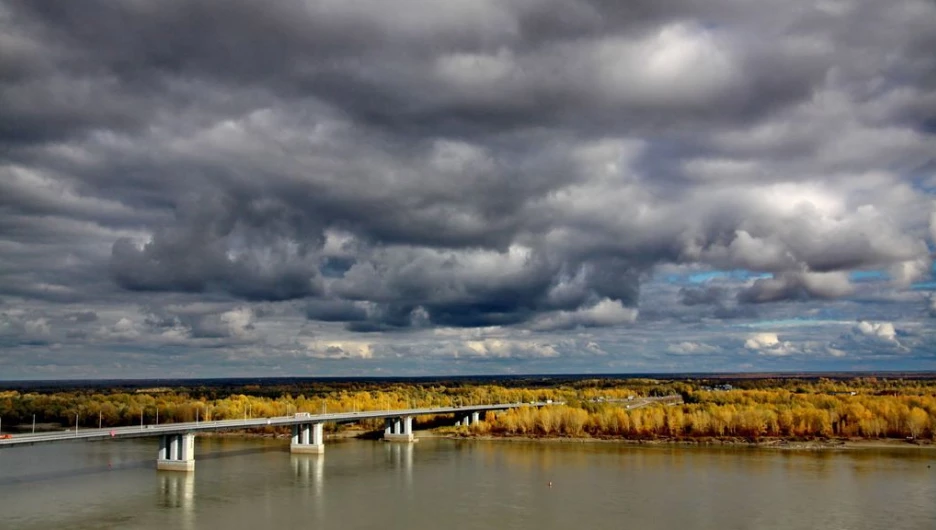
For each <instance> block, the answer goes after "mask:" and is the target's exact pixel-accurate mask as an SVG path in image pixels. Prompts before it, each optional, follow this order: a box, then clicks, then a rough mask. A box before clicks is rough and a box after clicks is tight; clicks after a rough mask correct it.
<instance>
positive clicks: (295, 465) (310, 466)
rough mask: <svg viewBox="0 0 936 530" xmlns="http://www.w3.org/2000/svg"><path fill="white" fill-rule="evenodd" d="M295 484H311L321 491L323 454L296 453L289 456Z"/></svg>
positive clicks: (323, 471)
mask: <svg viewBox="0 0 936 530" xmlns="http://www.w3.org/2000/svg"><path fill="white" fill-rule="evenodd" d="M289 461H290V463H291V464H292V469H293V476H294V477H295V479H296V483H297V484H301V485H303V486H311V487H312V488H313V489H314V490H315V491H316V493H321V491H322V486H323V483H324V481H325V455H323V454H296V455H292V456H291V457H290V458H289Z"/></svg>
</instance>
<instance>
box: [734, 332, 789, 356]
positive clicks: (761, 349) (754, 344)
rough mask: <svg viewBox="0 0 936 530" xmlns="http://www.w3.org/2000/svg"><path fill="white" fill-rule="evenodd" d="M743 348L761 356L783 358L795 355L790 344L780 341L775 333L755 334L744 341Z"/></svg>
mask: <svg viewBox="0 0 936 530" xmlns="http://www.w3.org/2000/svg"><path fill="white" fill-rule="evenodd" d="M744 347H745V348H747V349H749V350H753V351H756V352H757V353H759V354H761V355H769V356H777V357H783V356H786V355H790V354H793V353H797V349H796V348H795V347H794V346H793V344H792V343H790V342H786V341H781V340H780V337H778V336H777V334H776V333H772V332H763V333H755V334H753V335H751V336H750V337H748V339H747V340H746V341H744Z"/></svg>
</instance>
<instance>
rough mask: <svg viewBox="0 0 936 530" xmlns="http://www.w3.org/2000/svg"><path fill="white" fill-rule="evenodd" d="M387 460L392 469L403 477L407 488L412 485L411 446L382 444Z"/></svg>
mask: <svg viewBox="0 0 936 530" xmlns="http://www.w3.org/2000/svg"><path fill="white" fill-rule="evenodd" d="M384 445H385V447H386V449H385V452H386V455H387V460H388V461H389V462H390V465H391V467H392V468H393V469H396V470H399V471H401V472H402V475H403V483H404V485H406V486H407V487H409V486H411V485H412V484H413V444H384Z"/></svg>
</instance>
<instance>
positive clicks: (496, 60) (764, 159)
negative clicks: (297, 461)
mask: <svg viewBox="0 0 936 530" xmlns="http://www.w3.org/2000/svg"><path fill="white" fill-rule="evenodd" d="M934 20H936V7H934V6H933V4H932V2H927V1H925V0H900V1H898V2H891V3H888V4H887V5H884V4H882V3H880V2H873V1H856V2H822V3H815V2H805V1H802V2H800V1H798V0H797V1H794V2H792V3H790V2H789V1H787V2H780V1H773V0H770V1H768V2H761V3H758V4H751V3H749V2H740V1H737V0H715V1H712V2H704V3H699V2H692V1H674V2H651V1H638V2H625V3H621V2H612V1H605V0H564V1H560V0H530V1H525V2H514V3H503V2H493V1H486V0H482V1H477V0H453V1H450V2H432V1H429V0H406V1H404V2H402V3H401V4H399V5H398V6H397V7H396V9H395V10H394V11H393V12H388V11H387V9H386V6H384V5H383V3H382V2H379V1H377V0H369V1H365V2H345V3H340V2H338V3H336V2H331V1H319V0H287V1H283V2H277V3H275V4H273V5H266V4H263V5H260V4H258V3H256V2H253V1H247V0H233V1H232V0H227V1H224V2H221V1H220V0H197V1H190V2H173V1H168V2H155V1H153V2H150V1H137V2H124V1H109V2H104V1H97V0H93V1H87V2H80V3H76V2H55V1H44V0H39V1H25V0H22V1H21V0H0V255H2V256H3V258H2V260H0V295H2V296H3V298H4V299H5V300H7V302H6V303H5V304H4V306H3V307H4V308H8V307H11V306H12V307H17V308H21V309H18V310H21V311H23V312H22V313H16V312H14V313H11V312H10V311H6V310H5V312H4V315H5V317H4V319H5V320H2V321H0V322H2V323H3V326H4V327H2V328H0V337H3V340H4V341H7V342H8V343H10V344H20V343H22V344H26V343H30V344H32V343H35V344H39V343H42V344H46V345H48V346H49V348H53V346H54V345H55V344H59V345H60V347H68V346H69V345H71V346H75V347H79V346H80V347H84V348H87V349H89V350H90V349H91V348H93V347H99V346H101V345H107V344H111V343H113V344H119V345H120V347H127V345H135V346H136V347H138V348H140V349H141V351H144V350H145V351H173V352H176V351H183V350H184V348H186V347H192V348H199V347H205V348H212V349H213V350H218V349H221V350H224V349H225V348H228V349H229V350H225V351H230V352H235V351H236V352H241V353H243V354H244V355H245V356H252V357H254V358H257V357H260V356H262V354H261V353H259V352H264V351H265V352H268V353H267V354H268V355H274V353H270V352H281V353H282V352H290V353H288V355H292V356H293V357H292V358H294V359H298V358H304V356H306V355H308V356H311V358H314V359H341V360H342V362H345V361H349V362H350V361H355V362H357V361H361V362H364V360H367V359H374V358H380V357H381V355H387V356H395V355H397V354H398V353H399V352H401V351H405V352H407V353H405V355H415V354H414V353H413V352H418V351H420V348H424V347H425V343H424V342H419V343H418V344H415V345H414V344H407V345H404V346H400V345H398V348H397V349H393V348H391V347H389V346H382V344H383V343H382V342H381V341H384V340H385V341H389V342H388V344H389V343H393V341H405V340H407V339H405V338H403V337H405V336H408V335H407V334H409V335H412V336H422V335H421V334H431V333H440V334H441V335H439V337H441V338H439V339H438V340H440V341H443V342H445V343H446V344H450V346H445V347H443V350H444V349H445V348H446V347H450V350H446V351H454V352H460V353H459V354H460V355H463V356H465V358H474V359H479V358H485V359H498V360H504V359H526V360H529V359H533V358H549V359H553V358H559V359H562V358H564V356H566V355H573V354H574V352H590V353H588V355H594V356H598V355H599V354H598V353H597V352H598V351H599V350H600V351H602V352H605V354H607V351H606V350H607V348H604V347H603V346H602V344H603V343H602V339H601V337H604V340H606V341H607V343H608V344H618V345H619V347H620V348H624V347H625V346H623V345H625V344H629V346H627V347H639V346H640V345H639V344H638V345H634V344H630V343H626V341H625V342H620V341H618V339H613V337H617V335H616V334H617V333H618V332H619V330H621V329H624V330H628V331H627V332H628V333H638V332H639V330H640V329H641V328H642V327H645V326H653V325H654V323H661V325H662V324H663V323H666V322H670V323H672V324H673V325H674V326H682V327H681V328H679V329H681V330H682V331H681V332H684V333H689V331H688V328H687V327H686V326H691V325H694V324H695V323H699V322H713V321H724V322H722V323H721V324H720V325H724V326H731V325H733V324H731V322H737V321H743V320H754V319H756V318H758V316H760V317H762V318H767V316H766V315H772V314H774V313H783V312H791V311H796V310H797V309H795V308H799V310H802V309H803V308H804V307H812V304H814V303H824V304H827V309H828V311H829V312H832V313H834V312H836V311H839V312H841V313H843V314H845V313H847V314H848V315H849V318H852V317H854V318H855V319H858V320H867V321H872V319H874V321H878V320H880V321H891V320H895V321H896V320H897V317H898V316H900V317H901V318H902V317H903V316H905V313H904V312H903V309H899V310H898V309H895V308H897V307H900V308H903V307H909V306H908V305H906V304H909V303H910V302H908V301H907V300H905V298H906V297H905V296H904V295H903V294H902V293H905V292H906V291H905V289H907V288H908V287H909V286H910V285H911V284H913V283H914V282H919V281H925V280H927V279H929V277H930V276H931V274H932V273H931V269H930V264H931V259H932V256H931V253H932V250H931V249H932V248H933V247H932V245H933V244H936V241H934V238H936V214H934V213H933V211H934V203H933V199H934V197H933V194H932V186H930V185H929V184H926V183H928V182H929V183H931V182H933V181H934V179H936V176H934V175H933V170H934V167H936V166H934V164H933V160H934V159H933V153H934V152H936V133H934V131H933V127H932V123H933V120H934V118H936V76H934V74H933V72H936V60H934V58H933V57H934V56H933V54H932V51H931V50H932V48H933V45H934V40H933V39H934V37H933V35H936V22H934ZM666 267H676V268H679V267H687V268H690V269H692V270H712V269H716V270H725V271H730V270H742V271H749V272H755V273H760V274H759V275H757V276H754V277H755V278H757V279H755V280H750V281H749V280H744V281H731V282H715V283H711V284H705V285H701V286H685V285H682V286H677V287H672V288H669V287H667V286H665V285H663V284H665V283H666V282H662V283H661V282H660V280H659V279H655V278H657V277H655V274H656V273H657V271H659V270H661V269H662V268H666ZM856 271H857V272H862V273H864V272H869V271H871V272H880V274H881V277H882V278H884V277H886V279H884V280H881V281H877V280H876V281H875V283H874V284H873V285H870V286H858V285H855V284H854V283H853V282H852V281H851V279H850V278H851V276H850V275H851V274H853V273H855V272H856ZM648 282H649V285H651V288H649V289H648V288H647V285H648ZM654 282H656V283H654ZM680 288H682V289H681V290H680ZM871 291H873V293H872V294H871V295H869V294H868V293H870V292H871ZM888 293H889V294H888ZM648 296H649V297H650V298H648ZM888 296H890V298H889V299H888V300H887V302H886V303H887V307H889V308H890V309H887V310H886V311H890V312H891V313H890V314H889V315H888V314H886V315H878V314H875V315H874V316H870V315H861V314H856V312H857V310H856V309H855V308H856V306H854V305H851V304H850V302H849V301H850V300H852V299H857V298H855V297H863V298H861V299H862V300H865V301H867V302H863V305H862V306H861V307H863V308H864V309H863V310H864V311H867V312H869V313H871V312H874V311H878V310H877V309H875V310H874V311H871V310H870V309H868V308H870V307H872V306H873V307H875V308H877V307H884V300H885V298H887V297H888ZM917 303H918V302H917ZM754 304H756V306H755V305H754ZM755 307H756V312H755V309H754V308H755ZM134 308H135V309H134ZM790 308H794V309H790ZM917 308H918V306H917ZM882 311H883V310H882ZM886 311H885V312H886ZM917 311H918V309H917ZM69 315H70V316H69ZM92 315H94V317H92ZM642 316H643V317H645V318H642ZM912 318H919V315H917V316H915V317H912ZM895 325H897V326H898V329H902V328H900V326H903V325H904V324H903V323H900V322H898V323H897V324H895ZM504 329H507V330H508V331H507V332H503V331H502V330H504ZM498 330H501V331H498ZM473 331H477V332H478V333H483V334H488V335H487V336H469V335H462V334H461V333H463V332H464V333H469V332H473ZM677 331H678V330H677ZM677 331H674V330H664V329H659V330H657V333H664V332H667V333H676V332H677ZM364 332H367V333H364ZM502 332H503V333H506V335H504V336H500V335H497V333H502ZM563 333H565V334H569V335H572V334H594V337H592V338H582V339H576V340H573V341H572V342H569V343H562V344H560V342H559V341H560V340H563V339H560V337H561V336H562V334H563ZM765 333H773V331H771V330H767V331H765ZM492 334H493V335H492ZM530 334H532V335H540V336H550V337H553V338H552V339H550V340H552V341H553V342H552V343H550V344H546V343H539V342H537V341H536V340H531V339H529V338H528V335H530ZM285 337H288V340H287V338H285ZM310 337H314V340H313V338H310ZM329 337H332V338H334V341H332V342H330V341H331V339H330V338H329ZM355 337H357V338H356V339H355ZM360 337H368V338H367V339H366V340H364V339H360ZM388 337H390V338H388ZM595 337H597V338H595ZM856 337H857V335H856ZM761 338H764V339H765V340H766V338H772V336H770V337H766V338H765V337H761ZM362 340H364V342H362ZM646 340H647V342H646V343H645V344H653V343H654V342H653V341H654V339H652V338H647V339H646ZM705 340H708V338H706V337H694V338H693V337H689V338H686V339H685V340H678V341H675V342H671V343H666V344H662V345H658V347H657V350H659V351H661V352H662V351H667V352H669V354H670V355H674V356H682V357H685V356H690V357H692V358H695V357H697V356H698V355H706V354H708V355H712V356H716V355H718V356H724V357H719V359H722V361H724V362H728V361H727V360H726V359H728V358H729V356H730V355H731V352H732V351H735V352H737V351H741V352H742V353H744V352H746V353H748V354H749V353H750V352H752V351H754V350H757V348H754V349H751V348H744V347H743V344H744V343H745V342H746V341H747V340H748V339H747V338H743V339H742V338H739V337H735V338H734V339H733V342H731V343H730V344H729V343H725V344H717V345H712V344H708V345H706V344H705ZM804 340H805V339H804ZM810 340H811V341H812V342H817V341H816V340H813V339H810ZM856 340H858V339H856ZM920 340H921V344H925V341H924V340H923V339H920ZM43 341H45V342H43ZM355 341H357V342H355ZM446 341H447V342H446ZM491 341H502V342H491ZM576 341H577V342H576ZM365 342H366V344H365ZM467 342H474V343H475V345H474V346H472V347H467V346H465V344H466V343H467ZM755 342H756V341H755ZM768 342H770V341H768ZM787 342H788V343H789V344H786V343H787ZM5 343H6V342H5ZM590 344H592V345H593V346H589V345H590ZM752 344H755V343H752ZM757 344H760V343H759V342H758V343H757ZM843 344H845V345H846V346H849V347H851V348H852V349H854V350H855V351H859V350H861V349H862V348H861V347H860V346H859V344H858V342H856V341H850V342H848V341H846V342H843ZM732 345H734V346H732ZM739 345H740V346H739ZM778 345H779V346H778ZM800 346H801V345H800ZM800 346H798V345H797V343H796V340H795V338H793V339H784V340H779V339H778V341H777V342H776V344H774V343H771V345H767V346H765V348H767V349H773V350H776V351H777V352H784V353H786V352H794V351H796V352H799V354H802V353H803V352H819V351H821V350H822V348H819V347H818V346H817V347H813V346H809V347H805V346H804V347H800ZM174 348H177V349H178V350H176V349H174ZM732 348H734V349H732ZM739 348H740V350H739ZM160 349H162V350H160ZM833 349H835V348H833ZM846 349H847V348H846ZM54 351H55V350H54V348H53V349H50V350H49V351H48V352H46V353H45V354H43V355H47V356H54ZM617 351H623V350H621V349H619V350H617ZM836 351H839V350H838V349H836ZM843 351H844V350H843ZM910 351H913V350H912V348H911V350H910ZM283 354H284V355H287V353H283ZM554 354H555V355H554ZM689 354H692V355H689ZM180 355H181V354H180ZM234 355H235V354H234V353H231V356H232V357H231V358H232V359H233V358H234ZM401 355H403V354H401ZM682 357H681V358H682ZM774 357H777V358H779V357H783V356H779V355H778V356H774ZM713 358H714V357H713ZM231 362H232V363H235V364H236V362H235V361H233V360H232V361H231ZM270 362H271V366H273V364H272V363H273V362H272V361H270ZM557 362H558V361H557ZM648 362H649V361H648ZM720 362H721V361H720Z"/></svg>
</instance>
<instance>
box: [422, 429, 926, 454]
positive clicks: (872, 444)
mask: <svg viewBox="0 0 936 530" xmlns="http://www.w3.org/2000/svg"><path fill="white" fill-rule="evenodd" d="M420 435H422V433H420ZM425 437H427V438H446V439H450V440H478V441H488V442H498V441H500V442H508V443H516V442H534V443H556V444H592V443H595V444H608V443H610V444H624V445H634V446H652V447H666V446H670V447H748V448H755V449H778V450H798V451H801V450H807V451H829V450H860V449H922V450H933V449H936V444H934V442H933V440H912V441H911V440H899V439H890V438H885V439H841V438H829V439H816V440H795V439H786V438H761V439H759V440H749V439H745V438H654V439H639V438H638V439H632V438H610V437H609V438H592V437H571V438H570V437H558V436H516V435H514V436H491V435H467V436H466V435H458V434H439V433H430V434H429V435H427V436H425Z"/></svg>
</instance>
